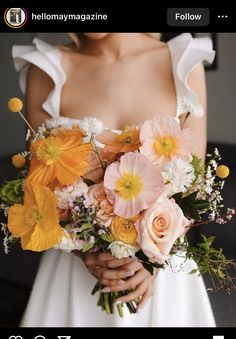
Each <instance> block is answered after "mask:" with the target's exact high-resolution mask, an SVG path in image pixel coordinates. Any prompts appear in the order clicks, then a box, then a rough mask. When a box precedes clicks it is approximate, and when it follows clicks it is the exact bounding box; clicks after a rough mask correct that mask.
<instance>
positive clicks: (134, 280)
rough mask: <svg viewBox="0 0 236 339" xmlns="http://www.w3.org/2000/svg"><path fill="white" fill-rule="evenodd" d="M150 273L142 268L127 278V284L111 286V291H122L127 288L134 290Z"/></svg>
mask: <svg viewBox="0 0 236 339" xmlns="http://www.w3.org/2000/svg"><path fill="white" fill-rule="evenodd" d="M149 276H150V275H149V273H148V272H147V271H146V270H145V269H140V270H139V271H137V272H136V274H135V275H134V276H133V277H131V278H129V279H127V280H126V281H125V284H122V285H120V284H119V285H116V286H115V285H113V286H111V287H110V292H120V291H126V290H134V289H135V288H136V287H137V286H138V285H139V284H141V283H142V282H143V281H144V280H145V279H147V278H148V277H149Z"/></svg>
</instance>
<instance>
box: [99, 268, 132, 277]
mask: <svg viewBox="0 0 236 339" xmlns="http://www.w3.org/2000/svg"><path fill="white" fill-rule="evenodd" d="M97 271H98V277H99V280H102V279H105V280H113V279H115V280H120V279H125V278H128V277H131V276H133V275H134V274H135V272H134V271H128V270H123V269H122V270H112V269H111V270H108V269H107V268H104V267H100V268H99V269H98V270H97Z"/></svg>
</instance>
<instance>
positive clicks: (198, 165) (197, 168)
mask: <svg viewBox="0 0 236 339" xmlns="http://www.w3.org/2000/svg"><path fill="white" fill-rule="evenodd" d="M192 157H193V158H192V162H191V165H192V166H193V169H194V175H195V177H196V179H197V178H198V177H199V176H200V175H201V174H202V172H203V166H202V160H201V158H199V157H198V156H197V155H195V154H193V155H192Z"/></svg>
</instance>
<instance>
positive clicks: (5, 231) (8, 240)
mask: <svg viewBox="0 0 236 339" xmlns="http://www.w3.org/2000/svg"><path fill="white" fill-rule="evenodd" d="M1 231H2V232H3V234H4V238H3V246H4V252H5V253H6V254H8V253H9V247H10V245H11V244H12V243H13V242H14V238H13V237H12V235H11V233H10V232H9V231H8V228H7V224H6V223H4V222H1Z"/></svg>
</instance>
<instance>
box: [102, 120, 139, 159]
mask: <svg viewBox="0 0 236 339" xmlns="http://www.w3.org/2000/svg"><path fill="white" fill-rule="evenodd" d="M139 135H140V130H139V129H138V128H137V127H136V126H127V127H125V128H124V129H123V131H122V132H121V133H120V134H117V133H115V132H113V131H112V130H105V131H103V132H102V133H101V134H99V135H98V136H97V137H96V139H97V140H98V141H99V142H101V143H102V144H104V145H105V147H104V149H103V152H105V153H109V152H110V153H113V154H117V153H127V152H134V151H136V150H137V149H138V148H139V147H140V145H141V144H140V140H139Z"/></svg>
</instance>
